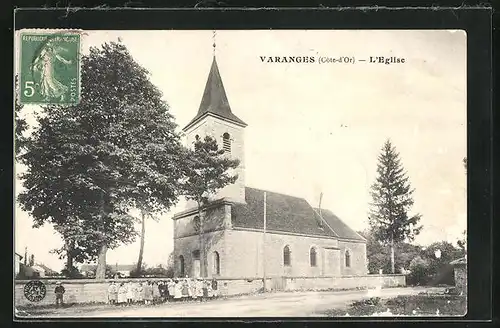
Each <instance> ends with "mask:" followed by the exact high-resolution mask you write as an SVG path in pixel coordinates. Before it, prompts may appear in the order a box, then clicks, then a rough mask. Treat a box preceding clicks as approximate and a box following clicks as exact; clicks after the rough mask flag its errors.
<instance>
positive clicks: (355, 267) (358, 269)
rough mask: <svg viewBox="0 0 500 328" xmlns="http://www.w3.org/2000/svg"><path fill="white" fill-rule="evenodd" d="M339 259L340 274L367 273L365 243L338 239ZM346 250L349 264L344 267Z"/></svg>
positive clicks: (354, 274)
mask: <svg viewBox="0 0 500 328" xmlns="http://www.w3.org/2000/svg"><path fill="white" fill-rule="evenodd" d="M339 248H340V259H341V262H342V265H341V266H340V268H341V274H342V275H343V276H356V275H358V276H359V275H365V274H368V262H367V260H366V244H365V243H361V242H348V241H342V240H339ZM346 250H348V251H349V254H350V258H351V266H350V267H346V265H345V262H346V261H345V256H346Z"/></svg>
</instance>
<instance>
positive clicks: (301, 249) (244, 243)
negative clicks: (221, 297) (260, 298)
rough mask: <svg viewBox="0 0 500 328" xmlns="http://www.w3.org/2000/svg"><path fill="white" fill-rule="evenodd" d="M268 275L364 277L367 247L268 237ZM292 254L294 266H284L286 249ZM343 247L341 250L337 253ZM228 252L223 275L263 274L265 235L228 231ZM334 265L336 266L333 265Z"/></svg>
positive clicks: (276, 236) (310, 238)
mask: <svg viewBox="0 0 500 328" xmlns="http://www.w3.org/2000/svg"><path fill="white" fill-rule="evenodd" d="M266 245H267V247H266V251H265V256H266V275H267V276H313V277H314V276H340V275H341V274H345V275H364V274H366V273H367V270H366V247H365V245H364V244H360V243H346V242H342V243H341V242H338V241H337V240H335V239H329V238H320V237H317V238H316V237H306V236H296V235H290V234H274V233H269V232H268V233H267V234H266ZM286 245H288V246H289V247H290V251H291V255H290V258H291V265H290V266H285V265H284V263H283V249H284V247H285V246H286ZM311 247H315V248H316V250H317V255H316V266H315V267H312V266H311V264H310V250H311ZM335 248H340V250H335ZM346 248H348V249H350V251H351V268H347V269H346V268H344V266H345V265H344V264H345V261H344V258H343V255H341V254H342V253H343V252H344V251H345V249H346ZM226 250H227V252H228V254H230V256H231V259H228V260H227V261H226V263H227V264H226V266H228V265H229V267H226V268H224V270H225V271H224V272H226V274H227V276H228V277H248V276H256V277H262V275H263V264H262V263H263V257H264V252H263V233H262V232H259V231H248V230H228V231H227V234H226ZM332 262H333V265H332Z"/></svg>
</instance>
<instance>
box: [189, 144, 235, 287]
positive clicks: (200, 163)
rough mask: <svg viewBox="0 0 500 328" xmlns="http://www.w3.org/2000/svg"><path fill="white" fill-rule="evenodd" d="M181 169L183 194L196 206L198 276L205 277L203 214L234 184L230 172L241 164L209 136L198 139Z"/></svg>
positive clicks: (233, 176)
mask: <svg viewBox="0 0 500 328" xmlns="http://www.w3.org/2000/svg"><path fill="white" fill-rule="evenodd" d="M186 155H187V156H186V160H185V163H187V165H186V166H185V167H184V172H185V181H184V183H183V192H184V195H185V196H186V198H187V199H188V200H192V201H195V202H196V203H197V205H198V217H199V220H200V221H199V227H197V229H198V233H199V238H200V258H201V268H200V271H201V276H202V277H205V276H206V275H207V270H206V269H207V258H206V250H205V240H204V238H203V233H204V211H203V208H204V207H205V206H206V205H208V203H209V201H210V198H211V196H213V195H214V194H215V193H216V192H217V191H218V190H220V189H222V188H224V187H225V186H227V185H229V184H232V183H234V182H235V181H236V180H237V179H238V175H237V174H232V172H231V171H232V170H234V169H235V168H237V167H238V165H239V163H240V161H239V160H238V159H233V158H231V157H230V156H226V155H225V153H224V149H222V148H219V146H218V145H217V141H216V140H215V139H214V138H212V137H211V136H206V137H205V138H204V139H201V138H197V140H195V142H194V149H192V150H190V151H189V153H187V154H186Z"/></svg>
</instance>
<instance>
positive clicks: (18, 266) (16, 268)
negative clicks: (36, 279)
mask: <svg viewBox="0 0 500 328" xmlns="http://www.w3.org/2000/svg"><path fill="white" fill-rule="evenodd" d="M14 256H15V258H14V272H15V274H16V276H17V275H18V274H19V272H20V271H21V264H22V262H21V260H22V259H23V256H22V255H20V254H18V253H15V254H14Z"/></svg>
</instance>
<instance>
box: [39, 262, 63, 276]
mask: <svg viewBox="0 0 500 328" xmlns="http://www.w3.org/2000/svg"><path fill="white" fill-rule="evenodd" d="M36 266H37V267H38V268H40V269H42V271H43V274H44V275H45V276H46V277H52V276H57V275H59V273H58V272H57V271H55V270H52V269H51V268H49V267H48V266H46V265H45V264H42V263H39V264H36Z"/></svg>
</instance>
